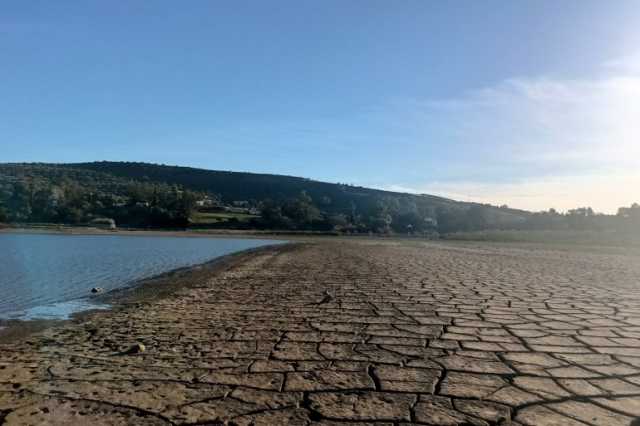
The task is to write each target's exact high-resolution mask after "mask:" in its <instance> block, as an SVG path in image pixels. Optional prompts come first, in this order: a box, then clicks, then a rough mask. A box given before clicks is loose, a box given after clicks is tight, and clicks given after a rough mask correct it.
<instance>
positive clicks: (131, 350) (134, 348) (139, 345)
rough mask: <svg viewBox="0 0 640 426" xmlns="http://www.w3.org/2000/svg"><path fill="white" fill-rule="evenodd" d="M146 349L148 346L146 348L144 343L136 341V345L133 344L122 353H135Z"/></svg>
mask: <svg viewBox="0 0 640 426" xmlns="http://www.w3.org/2000/svg"><path fill="white" fill-rule="evenodd" d="M146 350H147V348H146V346H145V345H143V344H142V343H136V344H135V345H133V346H131V347H130V348H129V349H127V350H126V351H124V352H123V353H122V354H123V355H134V354H139V353H142V352H144V351H146Z"/></svg>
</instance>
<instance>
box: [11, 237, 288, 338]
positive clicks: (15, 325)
mask: <svg viewBox="0 0 640 426" xmlns="http://www.w3.org/2000/svg"><path fill="white" fill-rule="evenodd" d="M298 245H300V243H291V242H283V243H275V244H269V245H266V246H261V247H253V248H248V249H245V250H240V251H237V252H233V253H229V254H226V255H223V256H219V257H215V258H213V259H210V260H208V261H206V262H204V263H199V264H196V265H191V266H184V267H180V268H176V269H172V270H170V271H166V272H162V273H160V274H157V275H154V276H152V277H147V278H142V279H139V280H134V281H131V282H130V283H128V284H127V285H125V286H124V287H120V288H115V289H113V290H110V291H108V292H106V293H103V294H98V295H95V296H93V297H89V298H88V300H90V301H92V302H95V303H97V304H106V305H109V307H108V308H101V309H89V310H85V311H80V312H76V313H73V314H71V315H70V318H69V319H64V320H60V319H33V320H15V319H10V320H5V319H0V344H3V343H14V342H16V341H19V340H22V339H25V338H27V337H29V336H30V335H32V334H34V333H37V332H41V331H44V330H46V329H48V328H51V327H55V326H62V325H67V324H80V323H82V322H84V321H85V320H87V319H90V318H92V317H94V316H97V315H101V314H102V315H105V314H106V315H112V314H117V313H119V312H122V311H124V310H126V309H128V308H131V307H132V306H138V307H140V306H143V305H145V304H148V303H152V302H153V301H155V300H159V299H162V298H165V297H168V296H171V295H172V294H173V293H175V292H176V291H178V290H181V289H186V288H190V287H193V286H197V285H201V284H199V283H202V280H203V279H207V278H210V277H213V276H215V275H216V274H218V273H221V272H224V271H225V270H227V269H229V268H232V267H234V266H236V265H238V264H240V263H243V262H245V261H247V260H249V259H251V258H253V257H255V256H259V255H261V254H264V253H267V252H271V251H274V252H279V251H283V249H284V250H291V249H292V248H293V247H295V246H298Z"/></svg>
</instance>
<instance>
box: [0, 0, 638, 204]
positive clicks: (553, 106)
mask: <svg viewBox="0 0 640 426" xmlns="http://www.w3.org/2000/svg"><path fill="white" fill-rule="evenodd" d="M0 10H1V11H2V14H1V15H0V35H2V37H0V52H1V53H2V59H0V61H1V62H0V65H1V66H0V79H1V80H0V81H2V82H3V83H4V84H3V85H2V86H0V95H1V96H2V99H3V102H1V103H0V135H2V140H3V142H2V148H3V156H2V160H1V161H2V162H33V161H37V162H66V163H68V162H85V161H96V160H114V161H143V162H153V163H164V164H172V165H180V166H191V167H199V168H205V169H214V170H234V171H249V172H256V173H274V174H283V175H292V176H300V177H307V178H312V179H316V180H321V181H328V182H343V183H350V184H356V185H361V186H367V187H373V188H380V189H387V190H394V191H402V192H413V193H427V194H433V195H439V196H444V197H448V198H453V199H456V200H463V201H477V202H481V203H491V204H494V205H500V204H507V205H509V206H511V207H514V208H522V209H526V210H531V211H539V210H547V209H549V208H552V207H553V208H556V209H558V210H567V209H570V208H574V207H580V206H591V207H593V208H594V209H595V210H596V211H599V212H605V213H615V211H616V209H617V208H618V207H621V206H628V205H630V204H631V203H633V202H640V193H639V192H638V190H637V188H639V187H640V142H639V141H638V139H640V122H639V121H638V120H637V117H639V116H640V96H639V95H640V50H639V49H638V47H637V46H640V33H638V32H637V30H636V29H635V26H636V24H637V22H638V18H640V8H638V7H637V3H636V2H634V1H620V2H616V3H615V4H608V3H605V2H598V1H577V0H573V1H567V2H562V3H561V4H558V3H557V2H553V1H540V2H535V3H534V2H531V3H517V4H516V3H512V2H499V1H489V2H484V3H482V4H479V3H476V2H471V1H461V2H455V3H453V2H451V3H441V4H437V3H424V2H418V1H407V2H402V3H400V4H398V3H394V4H392V3H387V2H377V1H368V2H358V1H356V2H349V3H343V2H336V1H330V2H323V3H322V4H319V3H312V2H289V1H280V2H276V3H271V4H262V3H257V2H256V3H250V2H240V3H237V2H234V3H215V4H212V3H208V2H192V3H190V4H189V7H184V5H183V6H182V7H180V6H178V5H177V4H175V3H172V2H167V1H159V2H154V3H153V5H151V4H142V3H140V4H107V3H103V2H97V1H90V2H86V3H82V4H78V3H73V4H72V3H70V2H56V3H55V4H52V3H46V2H28V3H25V2H17V1H9V2H5V3H4V4H3V6H1V7H0Z"/></svg>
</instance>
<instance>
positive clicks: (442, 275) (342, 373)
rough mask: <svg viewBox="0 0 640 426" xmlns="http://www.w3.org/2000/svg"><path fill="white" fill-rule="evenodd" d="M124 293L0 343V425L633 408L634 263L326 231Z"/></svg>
mask: <svg viewBox="0 0 640 426" xmlns="http://www.w3.org/2000/svg"><path fill="white" fill-rule="evenodd" d="M124 293H126V292H124ZM124 293H123V294H121V295H119V296H117V297H119V298H120V299H119V302H120V303H119V304H118V307H117V308H116V309H114V310H112V311H109V312H95V313H91V314H87V315H83V316H82V317H79V318H76V319H74V320H73V321H70V322H68V323H64V324H59V325H56V326H54V327H50V328H47V329H46V330H42V331H39V332H36V333H32V334H29V335H26V336H22V337H20V338H17V339H13V340H12V341H11V342H8V341H5V342H4V343H0V419H2V420H3V422H4V423H6V424H10V425H12V424H95V425H99V424H225V423H226V424H238V425H251V424H254V425H258V424H265V425H279V424H299V425H307V424H324V425H339V424H345V425H347V424H350V425H353V424H361V425H363V424H380V425H382V424H386V425H400V424H402V425H410V424H450V425H456V424H459V425H462V424H466V425H469V424H470V425H490V424H514V425H585V424H586V425H630V424H637V421H636V420H635V419H637V418H638V417H640V257H638V256H635V255H627V254H620V253H616V252H608V251H606V250H597V251H593V252H588V251H573V250H556V249H545V248H531V247H527V246H520V245H515V244H514V245H509V246H505V245H492V244H472V245H464V244H433V243H432V244H429V243H419V242H415V241H414V242H412V241H375V240H362V241H355V240H351V241H349V240H346V239H342V240H337V239H336V240H326V241H325V240H323V241H318V242H314V243H304V244H296V245H288V246H277V247H273V248H263V249H258V250H256V251H254V252H253V253H243V254H239V255H236V256H235V257H233V256H232V257H230V258H227V259H225V261H224V262H220V263H218V264H217V265H208V266H203V267H201V268H200V269H196V270H185V271H178V272H176V273H175V274H174V275H173V276H166V277H164V281H163V280H162V279H160V281H157V282H149V283H146V284H145V285H144V286H142V287H138V288H137V290H133V291H132V292H129V293H128V294H124ZM138 344H141V345H144V348H145V350H144V351H142V352H140V351H137V352H136V351H129V349H130V348H132V347H134V348H135V347H136V346H135V345H138ZM634 422H636V423H634ZM0 423H1V422H0Z"/></svg>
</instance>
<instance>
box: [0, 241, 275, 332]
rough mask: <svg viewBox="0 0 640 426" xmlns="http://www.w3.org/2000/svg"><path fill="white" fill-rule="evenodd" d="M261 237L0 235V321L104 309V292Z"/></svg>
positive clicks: (58, 316)
mask: <svg viewBox="0 0 640 426" xmlns="http://www.w3.org/2000/svg"><path fill="white" fill-rule="evenodd" d="M279 243H281V242H280V241H274V240H259V239H231V238H202V237H160V236H149V237H147V236H122V235H44V234H0V319H23V320H27V319H39V318H41V319H66V318H68V316H69V315H70V314H72V313H74V312H79V311H83V310H87V309H94V308H98V309H99V308H105V307H106V306H104V305H97V304H94V303H92V302H91V300H90V298H89V295H90V291H91V288H93V287H101V288H103V289H104V290H105V291H109V290H113V289H115V288H119V287H123V286H127V285H129V284H131V283H132V282H134V281H136V280H140V279H143V278H148V277H151V276H154V275H158V274H160V273H163V272H167V271H170V270H172V269H176V268H181V267H185V266H192V265H196V264H199V263H204V262H207V261H209V260H211V259H214V258H216V257H219V256H224V255H226V254H229V253H233V252H237V251H240V250H245V249H249V248H254V247H260V246H264V245H270V244H279Z"/></svg>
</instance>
